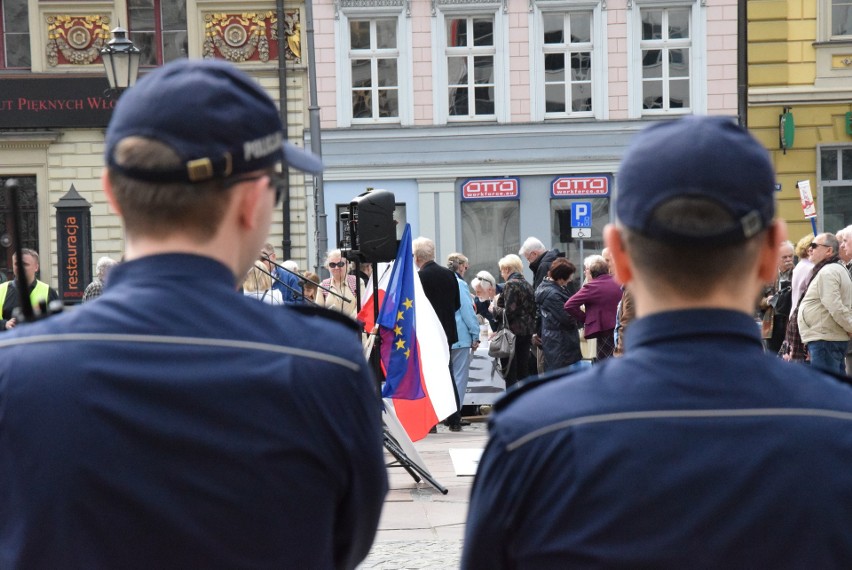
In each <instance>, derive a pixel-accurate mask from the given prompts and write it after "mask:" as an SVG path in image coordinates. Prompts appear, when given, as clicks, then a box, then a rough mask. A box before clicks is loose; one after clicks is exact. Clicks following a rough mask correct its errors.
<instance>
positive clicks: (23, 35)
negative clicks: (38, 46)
mask: <svg viewBox="0 0 852 570" xmlns="http://www.w3.org/2000/svg"><path fill="white" fill-rule="evenodd" d="M30 66H31V55H30V21H29V15H28V4H27V0H0V69H29V68H30Z"/></svg>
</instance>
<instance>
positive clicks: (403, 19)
mask: <svg viewBox="0 0 852 570" xmlns="http://www.w3.org/2000/svg"><path fill="white" fill-rule="evenodd" d="M379 19H382V20H386V19H396V21H397V27H396V42H397V43H396V51H397V53H398V57H397V65H396V72H397V87H398V93H399V117H377V118H374V119H366V118H359V119H355V118H353V117H352V65H351V57H350V53H351V50H350V49H349V46H350V38H349V21H350V20H379ZM334 35H335V67H336V70H337V77H338V81H337V124H338V126H340V127H351V126H353V125H376V124H382V125H388V124H390V125H401V126H411V125H413V124H414V109H413V106H414V105H413V101H414V94H413V92H412V83H413V82H412V77H411V69H412V64H411V61H412V59H411V18H410V17H408V16H407V14H406V13H405V9H404V6H403V4H402V3H401V2H400V4H399V6H391V7H387V6H376V7H360V6H359V7H356V8H346V7H342V8H341V9H340V12H339V13H338V18H337V21H336V26H335V31H334ZM373 61H374V62H375V59H374V60H373ZM376 87H377V86H376V85H374V86H373V89H376Z"/></svg>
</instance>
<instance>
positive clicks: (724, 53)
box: [314, 0, 737, 128]
mask: <svg viewBox="0 0 852 570" xmlns="http://www.w3.org/2000/svg"><path fill="white" fill-rule="evenodd" d="M606 4H607V8H606V9H605V10H602V17H604V18H605V19H606V24H607V25H606V40H605V42H606V51H607V63H608V68H607V72H606V76H607V82H608V84H607V92H608V98H607V107H608V109H607V111H608V118H609V119H610V120H624V119H628V118H629V117H628V97H629V95H628V82H629V74H630V71H629V65H628V64H629V61H628V39H627V38H628V17H629V11H628V9H627V0H607V3H606ZM707 4H708V5H707V7H706V8H704V10H705V11H706V12H705V13H706V25H705V31H706V38H705V47H706V52H705V53H706V98H707V112H708V113H709V114H727V115H735V114H736V112H737V84H736V83H737V67H736V63H737V0H713V2H708V3H707ZM693 6H694V7H696V8H697V7H698V2H696V3H695V4H694V5H693ZM410 9H411V19H410V22H409V23H410V27H411V53H412V60H413V61H412V69H411V76H412V91H413V120H414V124H415V125H431V124H433V120H434V109H433V79H432V70H433V66H432V25H433V17H432V14H431V2H429V1H427V0H412V1H411V2H410ZM633 9H636V8H635V3H634V8H633ZM504 16H505V17H506V18H507V21H508V28H509V29H508V38H507V49H508V51H507V58H506V60H507V61H508V65H509V70H508V82H509V96H510V113H511V115H510V120H511V122H519V123H525V122H530V121H531V115H530V80H531V79H530V78H531V74H530V43H531V39H532V38H530V34H529V24H530V16H531V14H530V11H529V1H528V0H509V2H508V13H507V14H505V15H504ZM314 20H315V22H314V25H315V32H316V35H315V40H314V44H315V52H316V68H317V91H318V94H317V100H318V103H319V106H320V118H321V124H322V127H323V128H335V127H337V126H338V125H337V111H336V105H337V98H338V95H337V89H338V83H337V78H336V74H335V73H336V72H335V57H336V56H335V54H336V50H335V27H336V26H337V25H338V21H337V20H335V19H334V10H333V4H332V0H318V1H317V2H315V4H314ZM344 89H345V86H344Z"/></svg>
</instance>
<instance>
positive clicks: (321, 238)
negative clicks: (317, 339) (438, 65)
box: [305, 0, 328, 277]
mask: <svg viewBox="0 0 852 570" xmlns="http://www.w3.org/2000/svg"><path fill="white" fill-rule="evenodd" d="M305 20H307V21H306V22H305V33H306V35H307V40H308V51H307V57H308V89H309V90H310V105H309V106H308V113H309V117H310V124H311V151H312V152H313V153H314V154H316V155H317V156H320V157H322V145H321V143H320V120H319V105H317V64H316V58H315V57H314V53H315V52H314V7H313V1H312V0H305ZM314 208H315V209H316V224H317V252H316V253H317V259H316V266H315V268H316V270H317V273H319V275H320V277H326V276H327V274H328V272H327V271H325V270H323V266H322V261H323V258H324V257H325V252H326V251H328V232H327V231H326V214H325V193H324V192H323V175H322V173H321V172H320V173H319V174H317V175H316V176H315V177H314Z"/></svg>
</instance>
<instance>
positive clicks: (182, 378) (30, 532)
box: [0, 254, 387, 569]
mask: <svg viewBox="0 0 852 570" xmlns="http://www.w3.org/2000/svg"><path fill="white" fill-rule="evenodd" d="M309 311H317V309H295V308H289V307H279V308H270V307H269V306H268V305H265V304H263V303H259V302H258V301H256V300H253V299H249V298H247V297H244V296H243V295H240V294H239V293H238V292H237V291H236V285H235V282H234V276H233V274H232V273H231V272H230V270H229V269H227V268H226V267H225V266H223V265H221V264H220V263H218V262H216V261H214V260H212V259H209V258H206V257H197V256H192V255H181V254H168V255H157V256H151V257H145V258H142V259H139V260H134V261H129V262H126V263H123V264H121V265H118V266H116V267H115V268H114V269H113V270H112V272H111V274H110V286H109V288H107V289H106V290H105V292H104V294H103V295H102V296H101V297H100V298H99V299H98V301H97V302H96V303H87V304H86V305H83V306H81V307H80V308H77V309H75V310H73V311H71V312H68V313H64V314H61V315H58V316H54V317H50V318H49V319H46V320H44V321H40V322H38V323H35V324H31V325H21V326H18V327H16V329H15V330H14V331H12V332H10V333H8V334H6V335H4V336H3V337H2V339H0V568H15V569H28V568H33V569H44V568H63V569H68V568H81V569H82V568H85V569H99V568H122V569H126V568H276V569H280V568H354V567H355V565H356V564H357V563H358V562H360V560H361V559H362V558H363V557H365V556H366V554H367V553H368V552H369V549H370V545H371V543H372V539H373V536H374V533H375V530H376V527H377V524H378V518H379V513H380V511H381V507H382V502H383V498H384V495H385V492H386V490H387V480H386V470H385V465H384V461H383V457H382V443H381V441H382V434H381V419H380V404H379V401H378V399H377V397H376V394H375V385H374V383H373V381H372V379H371V374H370V373H369V371H368V369H367V367H366V363H365V362H364V359H363V357H362V355H361V345H360V342H359V339H358V335H357V332H356V331H354V330H350V329H348V328H346V327H345V326H344V325H343V324H338V323H336V322H333V321H332V320H329V319H327V318H322V317H319V316H310V314H309V313H308V312H309ZM323 312H325V311H323ZM320 341H321V347H320V346H319V345H318V343H319V342H320Z"/></svg>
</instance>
